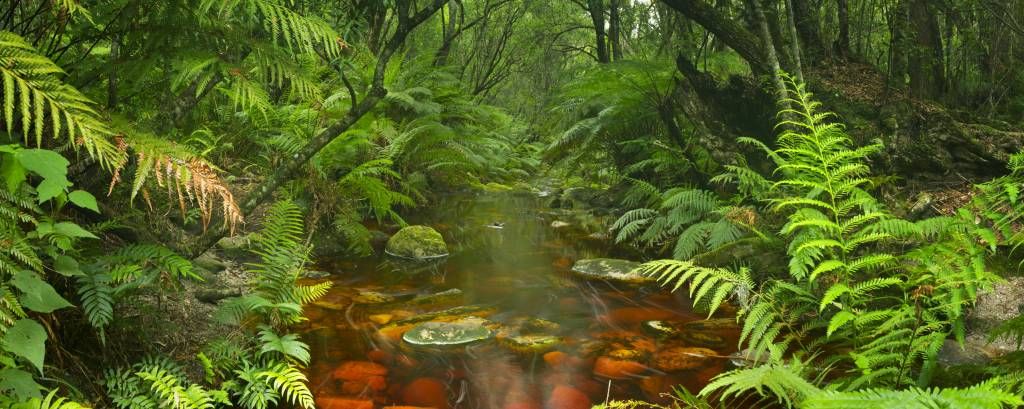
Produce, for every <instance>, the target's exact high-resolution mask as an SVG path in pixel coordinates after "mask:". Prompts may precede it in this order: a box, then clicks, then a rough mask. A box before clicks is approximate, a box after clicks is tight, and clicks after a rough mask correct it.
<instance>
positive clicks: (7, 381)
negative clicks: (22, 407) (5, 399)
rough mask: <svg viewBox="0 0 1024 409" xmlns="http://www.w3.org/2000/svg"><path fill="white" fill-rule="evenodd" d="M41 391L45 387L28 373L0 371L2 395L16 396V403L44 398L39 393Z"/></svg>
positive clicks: (13, 370)
mask: <svg viewBox="0 0 1024 409" xmlns="http://www.w3.org/2000/svg"><path fill="white" fill-rule="evenodd" d="M41 389H43V387H42V386H40V385H39V384H38V383H36V381H35V380H33V379H32V374H30V373H28V372H25V371H22V370H21V369H15V368H7V369H0V394H5V395H6V394H9V395H11V396H14V400H16V401H26V400H29V399H32V398H42V397H43V394H42V393H40V392H39V391H40V390H41Z"/></svg>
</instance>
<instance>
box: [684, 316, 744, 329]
mask: <svg viewBox="0 0 1024 409" xmlns="http://www.w3.org/2000/svg"><path fill="white" fill-rule="evenodd" d="M683 328H685V329H686V330H689V331H738V330H739V329H740V324H739V323H737V322H736V319H735V318H712V319H707V320H697V321H690V322H687V323H685V324H683Z"/></svg>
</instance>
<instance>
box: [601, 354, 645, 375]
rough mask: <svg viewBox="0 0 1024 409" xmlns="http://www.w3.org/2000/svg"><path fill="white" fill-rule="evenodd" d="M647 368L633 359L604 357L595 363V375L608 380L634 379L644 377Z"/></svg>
mask: <svg viewBox="0 0 1024 409" xmlns="http://www.w3.org/2000/svg"><path fill="white" fill-rule="evenodd" d="M646 372H647V366H646V365H644V364H641V363H639V362H637V361H634V360H631V359H618V358H615V357H611V356H602V357H600V358H597V361H595V362H594V375H597V376H600V377H602V378H608V379H633V378H638V377H641V376H643V375H644V374H645V373H646Z"/></svg>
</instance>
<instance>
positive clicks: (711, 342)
mask: <svg viewBox="0 0 1024 409" xmlns="http://www.w3.org/2000/svg"><path fill="white" fill-rule="evenodd" d="M679 339H682V340H683V341H684V342H686V343H687V344H689V345H691V346H697V347H705V348H713V349H721V348H725V347H726V346H728V345H729V342H728V341H726V339H725V337H723V336H721V335H718V334H713V333H709V332H700V331H683V332H680V333H679Z"/></svg>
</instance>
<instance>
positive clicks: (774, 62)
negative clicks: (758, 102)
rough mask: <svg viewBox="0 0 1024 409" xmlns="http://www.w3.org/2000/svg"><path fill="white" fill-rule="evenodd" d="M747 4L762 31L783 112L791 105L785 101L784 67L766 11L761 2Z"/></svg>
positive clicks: (748, 2)
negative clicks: (780, 61)
mask: <svg viewBox="0 0 1024 409" xmlns="http://www.w3.org/2000/svg"><path fill="white" fill-rule="evenodd" d="M747 4H748V5H749V6H750V10H751V12H752V14H753V16H754V23H755V24H756V25H757V27H758V28H759V30H760V31H761V33H760V34H761V43H762V44H763V47H764V50H765V56H766V57H767V60H768V64H769V66H770V67H771V69H772V70H771V79H772V85H773V86H774V88H775V94H776V95H775V98H776V100H777V101H778V103H777V105H778V109H779V111H782V110H784V109H786V108H788V107H789V106H788V105H789V104H786V103H785V102H784V101H783V99H784V98H785V97H786V94H787V92H786V83H785V81H784V80H783V79H782V66H781V65H780V64H779V58H778V56H777V55H776V54H775V45H774V44H773V42H772V34H771V31H769V29H768V20H767V19H766V18H765V15H764V10H762V9H761V3H760V0H747Z"/></svg>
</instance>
